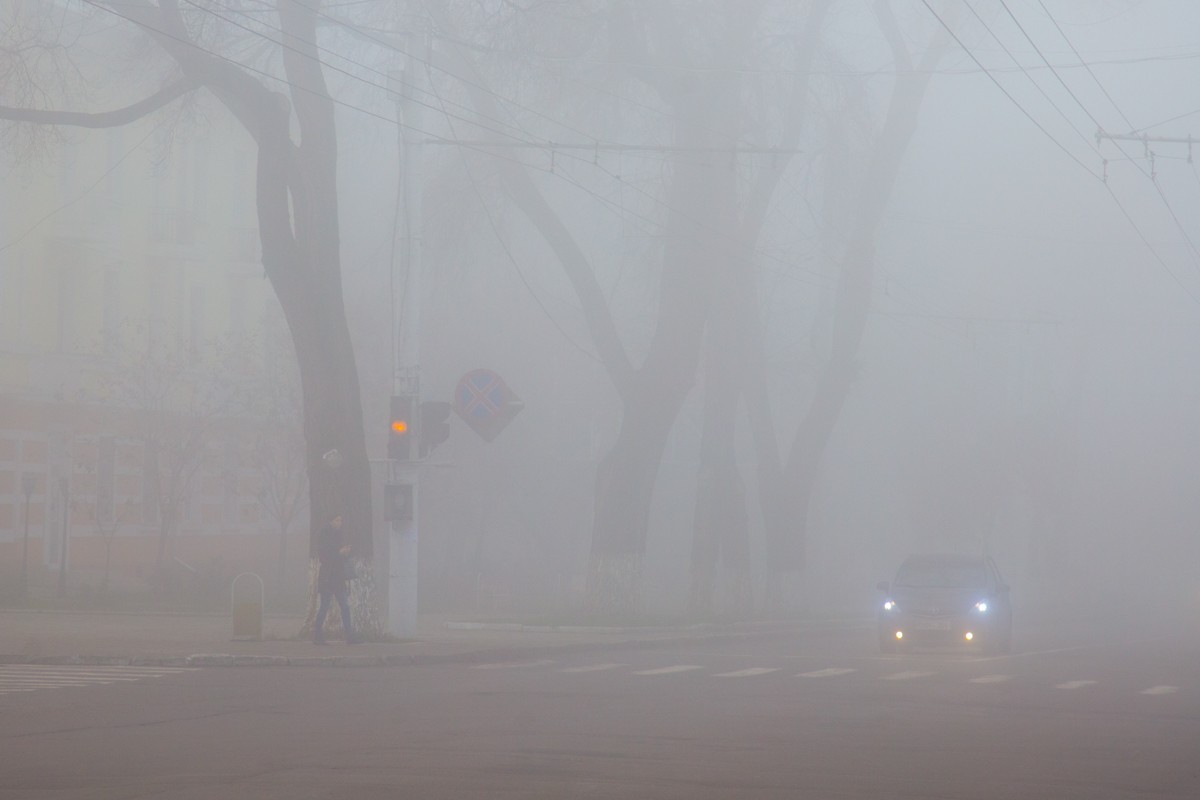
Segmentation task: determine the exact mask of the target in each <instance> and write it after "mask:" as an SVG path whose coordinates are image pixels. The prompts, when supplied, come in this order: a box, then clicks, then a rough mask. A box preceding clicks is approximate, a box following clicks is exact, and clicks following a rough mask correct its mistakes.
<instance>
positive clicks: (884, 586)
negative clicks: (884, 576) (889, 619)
mask: <svg viewBox="0 0 1200 800" xmlns="http://www.w3.org/2000/svg"><path fill="white" fill-rule="evenodd" d="M875 588H876V589H878V590H879V591H881V592H883V593H884V594H887V590H888V589H889V588H891V587H890V586H889V585H888V582H887V581H880V582H879V583H877V584H875Z"/></svg>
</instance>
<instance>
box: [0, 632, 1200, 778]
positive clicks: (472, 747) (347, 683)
mask: <svg viewBox="0 0 1200 800" xmlns="http://www.w3.org/2000/svg"><path fill="white" fill-rule="evenodd" d="M39 669H40V670H41V671H38V670H39ZM398 797H403V798H489V799H491V798H527V797H528V798H534V797H536V798H576V797H580V798H688V799H689V800H694V799H695V798H1039V800H1040V799H1043V798H1054V799H1055V800H1072V799H1074V798H1078V799H1079V800H1083V799H1084V798H1086V799H1087V800H1097V798H1151V797H1152V798H1197V797H1200V637H1197V636H1196V635H1195V634H1194V633H1192V632H1189V633H1188V634H1186V635H1184V634H1179V633H1173V632H1171V631H1169V630H1167V631H1159V632H1154V633H1146V632H1141V633H1137V632H1134V633H1129V634H1123V635H1120V636H1117V635H1113V634H1109V635H1101V634H1100V633H1098V632H1093V633H1092V634H1086V635H1085V634H1075V633H1072V632H1070V631H1068V632H1067V634H1066V635H1063V633H1062V632H1061V631H1059V632H1054V631H1051V630H1041V631H1025V632H1023V633H1022V634H1021V635H1019V636H1018V637H1017V642H1016V649H1015V652H1014V653H1013V654H1011V655H1008V656H1001V657H991V658H985V657H981V656H978V655H974V654H966V653H954V652H920V653H911V654H902V655H896V656H880V655H878V654H877V653H876V652H875V651H874V638H873V633H872V631H870V630H849V629H834V630H827V631H808V632H804V633H796V634H794V635H777V636H771V637H766V638H763V637H745V638H739V639H726V640H721V641H714V642H707V643H704V644H695V643H692V644H675V645H665V646H663V645H660V646H657V647H628V648H622V647H613V648H609V649H603V650H597V649H589V650H575V651H571V652H564V653H561V654H557V655H556V656H555V657H554V658H530V659H528V660H516V661H508V662H497V663H482V664H480V663H477V664H470V663H456V664H449V665H442V666H425V667H403V668H360V669H355V668H304V667H287V668H263V667H251V668H236V667H225V668H207V669H200V670H157V671H145V672H141V673H139V672H135V671H129V670H122V669H111V670H105V669H103V668H90V669H86V670H85V669H83V668H75V669H74V670H72V669H71V668H65V667H60V668H48V667H44V668H32V667H25V668H22V667H9V668H7V672H0V798H5V799H6V800H7V798H37V799H38V800H51V799H54V800H57V799H58V798H72V799H75V798H104V800H110V799H116V800H119V799H122V798H156V799H169V800H175V799H176V798H205V799H206V800H207V799H208V798H289V799H292V798H398Z"/></svg>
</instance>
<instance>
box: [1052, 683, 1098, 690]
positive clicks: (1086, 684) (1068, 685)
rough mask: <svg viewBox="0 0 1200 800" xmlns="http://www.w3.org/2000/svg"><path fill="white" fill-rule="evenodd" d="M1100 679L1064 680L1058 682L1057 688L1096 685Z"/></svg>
mask: <svg viewBox="0 0 1200 800" xmlns="http://www.w3.org/2000/svg"><path fill="white" fill-rule="evenodd" d="M1098 682H1099V681H1063V682H1062V683H1059V684H1056V685H1055V687H1054V688H1055V689H1082V688H1083V687H1085V686H1094V685H1095V684H1097V683H1098Z"/></svg>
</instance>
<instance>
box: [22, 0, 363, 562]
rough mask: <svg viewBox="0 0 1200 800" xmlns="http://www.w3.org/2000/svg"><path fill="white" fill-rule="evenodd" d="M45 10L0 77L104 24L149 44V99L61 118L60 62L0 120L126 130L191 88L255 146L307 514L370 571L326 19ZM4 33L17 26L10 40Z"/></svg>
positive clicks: (202, 9) (144, 71) (144, 3)
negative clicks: (75, 20)
mask: <svg viewBox="0 0 1200 800" xmlns="http://www.w3.org/2000/svg"><path fill="white" fill-rule="evenodd" d="M18 5H21V4H18ZM33 5H35V6H37V5H43V4H33ZM44 5H45V6H46V8H45V9H42V11H43V13H42V14H37V15H33V17H32V18H29V19H26V18H24V17H21V16H20V15H17V17H15V18H14V20H13V22H14V25H10V26H9V28H8V30H7V31H6V38H4V39H3V40H2V41H0V47H3V48H4V56H5V58H6V64H7V65H12V64H21V65H28V64H29V61H28V60H27V58H26V55H27V54H29V53H30V52H31V50H30V49H29V48H30V47H33V45H29V44H20V45H18V44H17V43H27V42H30V41H36V42H37V43H38V44H37V46H36V47H37V48H40V50H35V51H36V52H40V51H46V52H51V53H56V54H57V53H61V52H63V51H64V49H65V46H66V45H67V44H68V42H66V41H63V39H62V35H63V32H64V31H66V30H72V31H82V32H91V33H95V32H96V30H97V29H104V30H107V29H108V28H109V27H112V26H114V25H115V26H119V27H120V28H121V29H122V30H126V31H130V32H131V38H130V39H129V41H130V42H132V44H130V45H129V46H130V47H137V46H139V45H142V46H144V44H145V43H147V42H149V43H152V44H153V48H154V50H157V52H158V53H159V56H160V57H159V58H157V59H154V58H152V57H150V53H149V52H143V54H142V55H143V58H142V59H140V60H138V62H137V66H138V71H139V75H141V76H147V78H143V79H142V80H141V81H136V82H133V84H132V85H133V86H139V85H143V84H144V83H145V81H146V80H147V79H148V80H151V81H157V82H158V84H159V87H158V88H156V89H152V90H147V93H146V94H145V95H144V96H143V97H142V98H141V99H138V100H135V101H134V102H129V103H126V104H125V105H123V106H120V107H119V108H117V109H116V110H113V111H107V112H95V111H76V110H64V109H63V107H62V105H57V104H56V105H53V106H52V105H51V103H50V102H48V101H49V98H50V97H51V96H55V93H54V91H53V89H54V87H55V84H52V83H51V82H50V81H49V80H48V79H47V76H49V75H53V76H54V77H55V78H56V79H57V81H58V82H59V84H60V85H65V86H68V87H70V88H73V89H75V88H78V87H79V86H80V84H81V83H82V81H79V80H76V79H75V78H74V77H73V76H71V75H70V74H69V73H70V69H68V62H65V61H57V62H54V63H53V64H48V65H47V66H46V67H45V68H44V71H39V70H37V69H33V68H30V70H29V71H28V74H27V75H26V76H25V78H26V79H25V80H22V81H19V82H15V83H14V85H16V86H19V87H20V88H19V89H11V88H10V87H6V89H9V91H6V93H5V95H4V97H5V98H13V100H14V101H15V102H13V101H10V102H6V103H4V104H0V119H8V120H15V121H18V122H25V123H31V124H44V125H75V126H84V127H111V126H117V125H124V124H127V123H130V122H132V121H134V120H137V119H140V118H142V117H144V116H146V115H148V114H151V113H153V112H155V111H156V110H158V109H160V108H162V107H164V106H166V105H167V104H169V103H171V102H173V101H174V100H176V99H178V98H179V97H181V96H183V95H185V94H188V93H190V92H193V91H195V90H196V89H197V88H199V87H203V88H205V89H206V90H207V91H208V92H210V93H211V94H213V95H214V96H215V97H216V98H217V99H218V100H219V101H220V103H221V104H223V105H224V106H225V108H227V109H228V110H229V112H230V113H232V114H233V116H234V117H235V118H236V119H237V120H238V122H239V123H240V124H241V126H242V127H243V128H244V129H245V131H246V132H247V133H248V134H249V135H250V137H251V138H252V139H253V140H254V142H255V144H256V146H257V148H258V164H257V173H256V176H257V189H256V208H257V216H258V229H259V235H260V239H261V244H262V261H263V267H264V268H265V270H266V274H267V277H268V278H269V280H270V282H271V285H272V287H273V288H274V290H275V293H276V295H277V297H278V298H279V301H280V305H281V306H282V308H283V311H284V316H285V318H286V320H287V324H288V328H289V330H290V332H291V336H292V340H293V342H294V344H295V352H296V357H297V361H298V363H299V369H300V380H301V386H302V393H303V398H304V438H305V448H306V449H305V455H306V461H307V465H308V475H309V478H310V481H311V484H310V489H311V490H310V493H309V503H310V512H311V513H310V516H311V518H312V519H325V518H328V517H329V516H330V512H331V510H333V509H337V510H338V511H340V512H341V513H343V514H344V515H345V516H346V518H347V523H348V525H347V528H348V529H349V530H351V531H354V535H355V537H356V540H355V542H354V547H355V552H356V554H358V555H359V556H360V557H362V558H363V559H366V560H368V561H369V560H370V558H371V556H372V552H373V539H372V535H371V519H372V517H371V511H370V506H371V493H370V473H369V468H368V464H367V452H366V443H365V439H364V434H363V424H362V403H361V399H360V396H359V381H358V373H357V366H356V363H355V358H354V351H353V347H352V344H351V340H350V332H349V327H348V324H347V320H346V315H345V307H344V303H343V299H342V283H341V258H340V223H339V216H338V195H337V169H338V167H337V132H336V128H335V125H334V116H335V114H334V111H335V104H334V100H333V98H332V97H331V95H330V92H329V88H328V86H327V84H326V81H325V74H324V64H323V61H322V59H321V57H320V51H319V48H318V44H317V26H318V20H320V19H322V18H323V17H324V12H323V11H322V10H321V4H320V3H319V2H313V3H298V2H291V1H290V0H281V2H278V3H275V4H273V9H274V11H275V13H276V15H277V17H276V18H277V20H278V24H277V25H275V26H273V27H271V28H269V29H261V28H253V27H251V26H249V25H246V24H239V23H237V19H238V17H237V15H239V14H241V12H243V11H252V12H261V11H262V10H263V9H262V8H261V6H260V4H257V3H242V2H234V3H233V4H232V5H231V4H229V3H220V4H217V3H206V2H201V1H200V0H196V1H195V2H192V1H191V0H188V1H187V2H184V3H180V2H177V0H161V2H151V1H150V0H128V1H127V2H119V3H118V2H111V3H110V2H100V1H99V0H98V1H97V2H94V3H89V4H87V5H86V6H84V7H73V6H72V7H61V6H59V4H53V7H51V6H52V4H44ZM231 11H232V14H233V15H232V16H231V15H230V12H231ZM72 13H73V14H77V15H82V16H84V17H89V18H92V20H93V21H92V24H91V27H90V28H88V27H87V26H86V25H84V26H83V27H80V26H75V25H70V26H68V25H65V24H63V20H62V19H60V18H58V17H56V15H59V16H60V17H61V16H62V15H65V14H72ZM255 16H257V14H256V15H255ZM97 20H98V21H97ZM16 23H22V25H21V27H20V30H17V29H16V27H15V24H16ZM25 23H27V24H25ZM247 32H249V34H250V37H251V39H250V43H251V45H253V46H252V47H251V48H248V49H249V50H250V56H249V57H250V58H251V59H253V60H254V61H255V63H254V64H253V65H250V64H246V65H243V63H242V62H239V61H238V60H237V59H236V58H234V57H233V56H231V55H228V54H227V52H226V50H227V49H228V48H229V46H230V43H231V42H238V41H241V42H242V43H243V44H244V43H245V41H246V36H247ZM81 35H82V34H81ZM108 52H110V51H108V50H106V51H105V53H106V54H107V53H108ZM239 55H241V54H239ZM161 56H165V58H162V57H161ZM95 60H96V61H97V62H98V63H96V64H90V65H86V66H89V67H91V68H92V69H94V70H95V71H96V72H97V73H99V74H100V75H101V76H103V75H104V74H105V70H106V68H107V69H108V70H109V74H110V75H112V74H115V71H116V68H115V66H114V65H113V63H112V62H111V61H110V60H109V59H107V58H104V57H99V58H96V59H95ZM280 64H282V70H280V68H279V65H280ZM126 65H127V66H128V62H126ZM34 66H38V65H36V64H35V65H34ZM75 66H76V67H77V65H75ZM10 69H11V67H10ZM3 72H4V70H0V73H3ZM9 74H13V73H9ZM92 74H93V73H89V77H91V75H92ZM277 81H281V82H282V84H283V87H284V88H283V90H282V91H280V90H278V89H276V88H275V87H276V86H278V85H279V84H278V83H277ZM110 85H111V84H110ZM55 97H56V100H57V102H58V103H61V104H63V105H66V104H68V103H70V102H71V101H72V100H78V99H79V97H78V95H76V96H74V97H72V98H69V99H67V100H63V99H62V98H61V97H57V96H55ZM40 100H47V102H39V101H40ZM22 103H24V105H22ZM331 451H336V452H337V453H338V454H339V458H338V459H337V463H338V465H339V466H338V467H337V468H336V469H330V468H329V467H328V466H326V463H327V462H325V461H323V460H322V455H323V454H325V453H328V452H331ZM155 457H156V458H159V459H161V458H163V455H162V454H161V453H156V454H155ZM167 460H168V461H170V459H167ZM160 463H161V461H160ZM175 463H176V464H177V466H179V467H180V468H181V469H182V472H181V473H180V474H178V475H168V476H167V477H168V478H169V479H170V482H171V483H172V485H179V486H182V485H184V484H186V483H187V481H186V480H183V478H184V477H185V476H188V475H190V474H192V471H191V470H190V469H188V468H186V467H185V465H186V464H187V463H189V462H187V460H186V459H185V460H182V461H179V460H176V462H175ZM179 499H180V498H178V497H172V496H168V497H165V498H164V506H163V512H164V514H165V515H167V516H166V518H165V520H164V525H165V526H167V528H165V529H169V526H171V525H173V524H174V519H173V515H175V514H177V513H178V502H179ZM164 541H165V534H164Z"/></svg>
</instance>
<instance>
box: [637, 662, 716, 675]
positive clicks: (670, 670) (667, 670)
mask: <svg viewBox="0 0 1200 800" xmlns="http://www.w3.org/2000/svg"><path fill="white" fill-rule="evenodd" d="M694 669H704V667H701V666H699V665H697V664H676V665H675V666H673V667H659V668H658V669H643V670H640V671H638V672H635V673H633V674H634V675H672V674H674V673H676V672H691V671H692V670H694Z"/></svg>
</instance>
